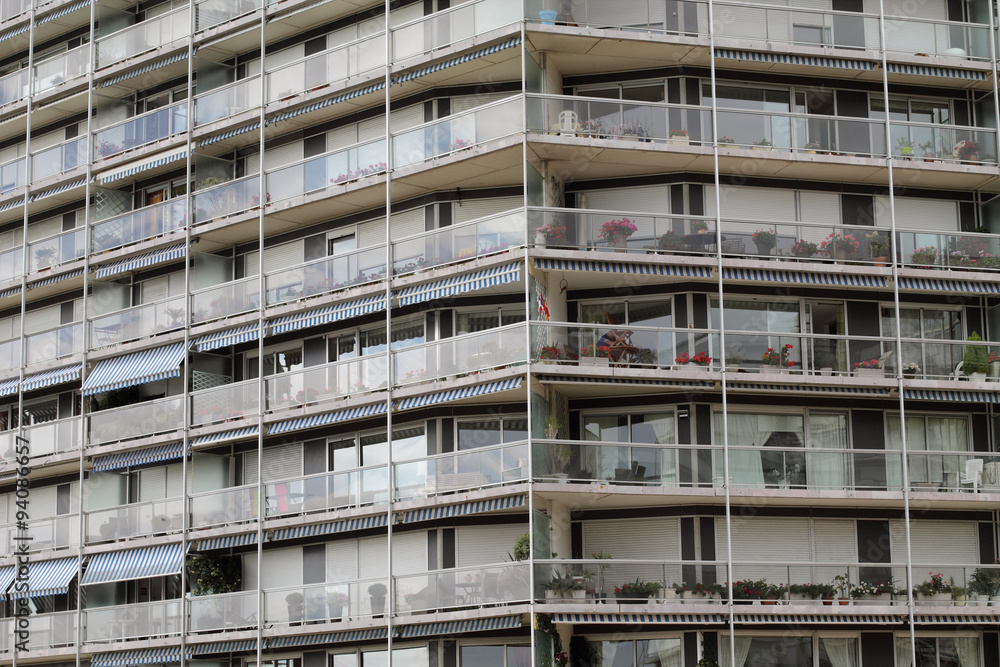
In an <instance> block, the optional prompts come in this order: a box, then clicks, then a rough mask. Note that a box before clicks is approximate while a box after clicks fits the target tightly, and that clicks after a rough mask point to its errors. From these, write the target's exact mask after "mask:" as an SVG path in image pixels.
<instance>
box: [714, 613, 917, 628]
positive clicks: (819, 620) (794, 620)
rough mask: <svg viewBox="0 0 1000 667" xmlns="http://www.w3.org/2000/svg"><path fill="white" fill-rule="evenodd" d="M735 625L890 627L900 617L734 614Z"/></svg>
mask: <svg viewBox="0 0 1000 667" xmlns="http://www.w3.org/2000/svg"><path fill="white" fill-rule="evenodd" d="M733 620H734V621H735V622H736V623H741V624H744V625H774V624H776V623H780V624H786V623H790V624H795V625H799V624H807V623H808V624H822V625H857V624H859V623H861V624H868V625H892V624H898V623H902V621H903V619H902V617H901V616H890V615H888V614H773V613H772V614H735V618H734V619H733Z"/></svg>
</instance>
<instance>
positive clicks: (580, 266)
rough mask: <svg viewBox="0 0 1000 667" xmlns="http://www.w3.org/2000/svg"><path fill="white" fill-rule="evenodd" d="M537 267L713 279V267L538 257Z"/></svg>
mask: <svg viewBox="0 0 1000 667" xmlns="http://www.w3.org/2000/svg"><path fill="white" fill-rule="evenodd" d="M535 266H536V267H537V268H539V269H543V270H555V271H592V272H595V273H624V274H629V275H637V276H677V277H679V278H711V277H712V267H710V266H688V265H684V264H659V263H657V264H653V263H650V264H640V263H632V262H606V261H600V260H589V259H588V260H582V259H558V258H556V257H538V258H537V259H535Z"/></svg>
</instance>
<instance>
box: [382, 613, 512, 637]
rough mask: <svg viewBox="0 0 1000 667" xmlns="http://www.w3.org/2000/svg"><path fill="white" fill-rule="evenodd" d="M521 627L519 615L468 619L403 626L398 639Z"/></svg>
mask: <svg viewBox="0 0 1000 667" xmlns="http://www.w3.org/2000/svg"><path fill="white" fill-rule="evenodd" d="M519 627H521V615H520V614H514V615H512V616H496V617H494V618H470V619H466V620H463V621H448V622H447V623H424V624H421V625H404V626H402V627H401V628H400V629H399V635H398V636H399V637H431V636H434V635H458V634H463V633H466V632H488V631H490V630H510V629H511V628H519Z"/></svg>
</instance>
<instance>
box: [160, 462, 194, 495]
mask: <svg viewBox="0 0 1000 667" xmlns="http://www.w3.org/2000/svg"><path fill="white" fill-rule="evenodd" d="M166 471H167V495H166V497H167V498H179V497H181V496H182V495H184V494H183V493H182V492H181V490H182V489H183V488H184V467H183V465H182V464H180V463H171V464H170V465H168V466H166ZM192 481H193V480H192V475H191V474H190V470H189V471H188V493H190V492H191V485H192Z"/></svg>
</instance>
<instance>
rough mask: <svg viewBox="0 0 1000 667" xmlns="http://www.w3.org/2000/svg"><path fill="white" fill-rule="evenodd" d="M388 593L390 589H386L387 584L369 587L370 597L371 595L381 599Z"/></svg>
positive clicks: (375, 584)
mask: <svg viewBox="0 0 1000 667" xmlns="http://www.w3.org/2000/svg"><path fill="white" fill-rule="evenodd" d="M388 592H389V589H388V588H386V586H385V584H383V583H381V582H376V583H374V584H372V585H371V586H369V587H368V595H371V596H373V597H380V596H382V595H385V594H386V593H388Z"/></svg>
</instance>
